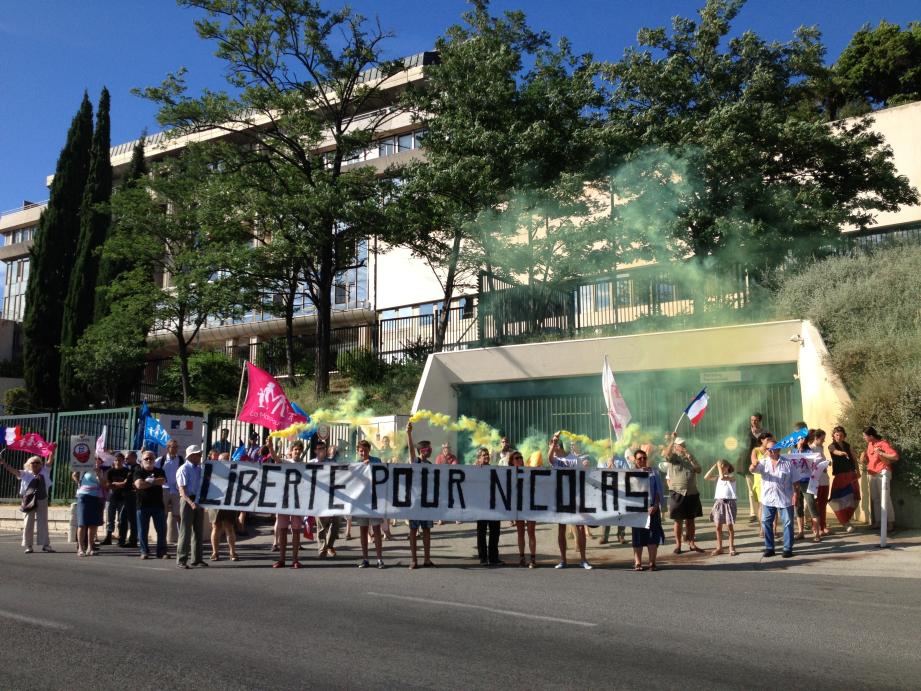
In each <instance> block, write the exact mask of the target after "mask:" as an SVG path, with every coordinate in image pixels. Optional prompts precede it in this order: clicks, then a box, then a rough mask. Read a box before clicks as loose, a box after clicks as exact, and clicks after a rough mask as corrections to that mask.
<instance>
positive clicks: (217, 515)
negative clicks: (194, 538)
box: [208, 449, 240, 561]
mask: <svg viewBox="0 0 921 691" xmlns="http://www.w3.org/2000/svg"><path fill="white" fill-rule="evenodd" d="M215 451H216V449H211V454H209V455H213V454H214V452H215ZM208 460H212V459H210V458H209V459H208ZM214 460H217V461H222V462H224V463H229V462H230V453H229V452H226V451H225V452H222V453H219V454H217V458H216V459H214ZM208 518H209V519H210V520H211V561H220V559H221V556H220V554H219V552H220V547H221V533H223V534H224V535H225V536H227V551H228V552H229V553H230V561H240V557H238V556H237V531H236V530H235V529H234V528H235V525H236V520H237V513H236V511H228V510H227V509H208Z"/></svg>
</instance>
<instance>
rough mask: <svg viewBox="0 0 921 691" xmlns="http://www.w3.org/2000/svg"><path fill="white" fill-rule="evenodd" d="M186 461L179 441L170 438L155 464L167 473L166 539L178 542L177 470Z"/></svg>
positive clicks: (165, 488) (164, 488)
mask: <svg viewBox="0 0 921 691" xmlns="http://www.w3.org/2000/svg"><path fill="white" fill-rule="evenodd" d="M183 463H184V461H183V458H182V456H181V455H179V442H177V441H176V440H175V439H170V440H169V441H168V442H166V453H165V454H163V455H162V456H160V458H158V459H157V460H156V461H155V462H154V465H155V466H156V467H157V468H159V469H160V470H162V471H163V473H164V474H165V475H166V484H165V485H164V486H163V512H164V513H165V514H166V541H167V542H169V543H170V544H175V543H176V536H177V533H178V528H179V505H180V502H179V490H178V488H177V487H176V471H177V470H179V466H181V465H182V464H183Z"/></svg>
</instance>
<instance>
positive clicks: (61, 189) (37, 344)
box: [22, 92, 93, 409]
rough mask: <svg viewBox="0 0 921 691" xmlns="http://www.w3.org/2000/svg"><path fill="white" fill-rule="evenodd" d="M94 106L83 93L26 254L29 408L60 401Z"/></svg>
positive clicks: (25, 360) (25, 357)
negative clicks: (64, 328)
mask: <svg viewBox="0 0 921 691" xmlns="http://www.w3.org/2000/svg"><path fill="white" fill-rule="evenodd" d="M92 139H93V106H92V105H91V104H90V100H89V98H88V97H87V95H86V93H85V92H84V94H83V102H82V103H81V104H80V109H79V110H78V111H77V114H76V115H75V116H74V119H73V121H72V122H71V124H70V129H69V130H68V132H67V141H66V142H65V144H64V148H63V149H62V150H61V155H60V156H59V157H58V162H57V166H56V167H55V171H54V179H53V181H52V183H51V194H50V198H49V200H48V207H47V208H46V209H45V210H44V211H43V212H42V216H41V219H40V220H39V224H38V231H37V232H36V234H35V242H34V244H33V246H32V250H31V251H30V253H29V254H30V258H29V282H28V284H27V287H26V305H25V312H24V315H23V323H22V336H23V369H24V372H23V376H24V378H25V382H26V390H27V392H28V394H29V397H30V399H31V402H32V405H34V406H36V407H38V408H47V409H50V408H55V407H57V406H58V404H59V403H60V389H59V388H58V377H59V373H60V367H61V360H60V358H61V355H60V350H59V349H58V347H59V345H60V341H61V324H62V320H63V317H62V308H63V305H64V298H65V296H66V293H67V288H68V286H69V285H70V273H71V267H72V266H73V261H74V255H75V254H76V248H77V238H78V235H79V231H80V220H79V219H80V204H81V201H82V198H83V190H84V188H85V187H86V177H87V174H88V172H89V166H90V148H91V145H92Z"/></svg>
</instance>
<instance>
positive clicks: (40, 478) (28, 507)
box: [0, 456, 54, 554]
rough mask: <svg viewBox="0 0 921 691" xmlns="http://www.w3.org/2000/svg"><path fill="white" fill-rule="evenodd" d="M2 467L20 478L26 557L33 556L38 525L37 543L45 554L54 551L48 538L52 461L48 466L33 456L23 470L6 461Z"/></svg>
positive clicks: (23, 539)
mask: <svg viewBox="0 0 921 691" xmlns="http://www.w3.org/2000/svg"><path fill="white" fill-rule="evenodd" d="M0 463H2V464H3V467H4V468H6V469H7V471H9V472H10V473H11V474H13V475H15V476H16V477H17V478H19V496H20V497H21V498H22V503H21V505H20V509H21V510H22V512H23V514H24V516H23V519H22V546H23V548H24V550H25V553H26V554H32V552H33V551H34V550H33V549H32V545H33V539H34V537H35V529H36V524H38V542H39V543H40V544H41V546H42V552H54V549H52V547H51V539H50V537H49V536H48V491H49V490H50V489H51V460H50V459H49V461H48V463H45V462H44V461H42V459H41V458H40V457H38V456H30V457H29V458H28V459H27V460H26V463H25V466H24V467H23V469H22V470H16V469H15V468H12V467H10V465H9V464H8V463H7V462H6V461H3V460H0Z"/></svg>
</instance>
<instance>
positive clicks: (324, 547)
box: [307, 439, 342, 559]
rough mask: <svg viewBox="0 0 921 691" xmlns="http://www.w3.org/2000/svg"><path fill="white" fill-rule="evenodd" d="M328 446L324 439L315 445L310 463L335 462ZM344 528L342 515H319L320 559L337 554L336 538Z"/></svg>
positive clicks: (318, 539)
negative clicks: (330, 455) (328, 450)
mask: <svg viewBox="0 0 921 691" xmlns="http://www.w3.org/2000/svg"><path fill="white" fill-rule="evenodd" d="M327 449H328V447H327V446H326V442H325V441H323V440H322V439H321V440H320V441H318V442H317V443H316V445H315V446H314V447H313V452H314V454H316V455H315V456H314V457H313V458H311V459H310V460H309V461H307V462H308V463H333V462H334V461H333V460H332V459H331V458H330V457H329V455H328V454H327ZM340 530H342V516H325V517H323V516H318V517H317V550H318V551H319V555H320V559H326V557H328V556H329V557H335V556H336V547H335V545H336V539H337V538H338V537H339V531H340Z"/></svg>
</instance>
